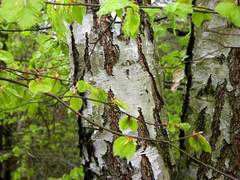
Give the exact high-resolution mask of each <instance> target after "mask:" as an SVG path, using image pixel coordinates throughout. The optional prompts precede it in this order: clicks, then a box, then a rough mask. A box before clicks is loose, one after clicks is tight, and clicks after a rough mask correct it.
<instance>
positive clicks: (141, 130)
mask: <svg viewBox="0 0 240 180" xmlns="http://www.w3.org/2000/svg"><path fill="white" fill-rule="evenodd" d="M138 112H139V116H138V119H137V120H138V136H139V137H143V138H149V137H150V136H149V132H148V129H147V126H146V123H145V120H144V117H143V114H142V110H141V108H139V109H138ZM138 145H139V146H141V147H143V148H144V149H146V148H147V145H148V142H147V141H139V142H138Z"/></svg>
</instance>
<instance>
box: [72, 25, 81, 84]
mask: <svg viewBox="0 0 240 180" xmlns="http://www.w3.org/2000/svg"><path fill="white" fill-rule="evenodd" d="M69 28H70V32H71V53H72V60H73V65H74V67H73V77H72V80H73V83H74V84H76V83H77V81H78V80H79V79H81V78H82V77H83V75H82V74H80V73H81V67H80V59H79V52H78V49H77V47H76V44H75V37H74V33H73V25H72V24H71V25H70V27H69Z"/></svg>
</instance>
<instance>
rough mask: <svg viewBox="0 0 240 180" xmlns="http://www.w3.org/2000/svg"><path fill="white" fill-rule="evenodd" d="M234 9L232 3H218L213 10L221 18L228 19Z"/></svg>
mask: <svg viewBox="0 0 240 180" xmlns="http://www.w3.org/2000/svg"><path fill="white" fill-rule="evenodd" d="M235 8H236V5H235V4H234V3H233V2H220V3H218V4H217V6H216V8H215V10H216V12H218V13H219V14H220V15H222V16H223V17H227V18H230V17H231V13H232V12H233V11H234V9H235Z"/></svg>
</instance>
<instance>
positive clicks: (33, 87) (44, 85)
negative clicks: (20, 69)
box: [28, 78, 54, 94]
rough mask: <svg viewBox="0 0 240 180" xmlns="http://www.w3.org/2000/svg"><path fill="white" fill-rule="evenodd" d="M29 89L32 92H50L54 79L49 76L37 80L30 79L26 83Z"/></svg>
mask: <svg viewBox="0 0 240 180" xmlns="http://www.w3.org/2000/svg"><path fill="white" fill-rule="evenodd" d="M28 86H29V90H30V91H31V92H33V93H34V94H36V93H39V92H43V93H44V92H50V91H51V89H52V87H53V86H54V80H53V79H49V78H43V79H39V80H32V81H30V83H29V84H28Z"/></svg>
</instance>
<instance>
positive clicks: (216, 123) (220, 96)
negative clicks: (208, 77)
mask: <svg viewBox="0 0 240 180" xmlns="http://www.w3.org/2000/svg"><path fill="white" fill-rule="evenodd" d="M226 87H227V81H226V80H225V81H224V82H223V83H222V84H219V85H218V86H217V88H216V95H215V108H214V114H213V120H212V124H211V130H212V136H211V138H210V141H209V142H210V145H211V147H212V151H214V150H216V147H215V146H216V143H217V139H218V137H219V136H220V135H221V131H220V119H221V115H222V110H223V106H224V103H225V96H226V90H227V88H226ZM200 159H201V160H202V161H203V162H205V163H207V164H210V165H213V163H212V162H211V154H209V153H205V152H203V153H202V154H201V157H200ZM208 170H209V169H208V168H206V167H205V166H200V167H199V169H198V178H199V179H204V178H207V177H206V173H207V171H208Z"/></svg>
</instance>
